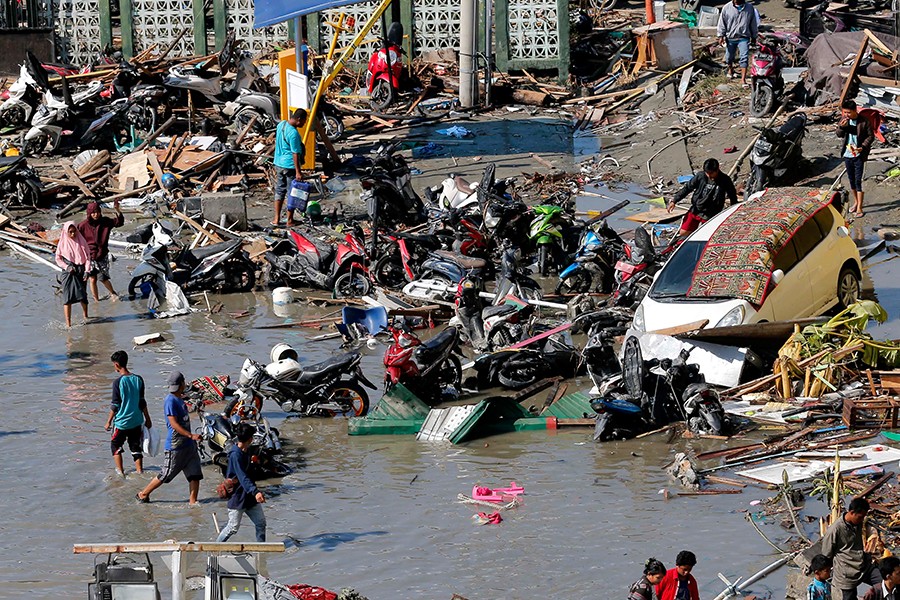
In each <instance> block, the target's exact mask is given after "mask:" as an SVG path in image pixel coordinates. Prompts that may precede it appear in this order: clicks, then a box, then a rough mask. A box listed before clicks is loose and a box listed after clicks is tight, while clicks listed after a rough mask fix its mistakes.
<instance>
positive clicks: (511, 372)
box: [497, 361, 541, 390]
mask: <svg viewBox="0 0 900 600" xmlns="http://www.w3.org/2000/svg"><path fill="white" fill-rule="evenodd" d="M510 363H512V364H510ZM540 370H541V367H540V365H539V364H537V362H536V361H510V362H507V363H506V364H505V365H503V366H502V367H500V371H499V372H498V373H497V379H498V381H500V385H502V386H503V387H506V388H509V389H511V390H521V389H522V388H526V387H528V386H529V385H531V384H532V383H534V382H536V381H537V380H538V377H539V376H540Z"/></svg>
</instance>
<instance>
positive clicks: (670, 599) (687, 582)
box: [656, 550, 700, 600]
mask: <svg viewBox="0 0 900 600" xmlns="http://www.w3.org/2000/svg"><path fill="white" fill-rule="evenodd" d="M696 564H697V557H696V556H695V555H694V553H693V552H690V551H688V550H682V551H681V552H679V553H678V556H676V557H675V568H674V569H669V570H668V571H666V574H665V576H664V577H663V578H662V581H660V582H659V584H657V586H656V595H657V596H658V597H659V600H700V591H699V589H698V588H697V580H696V579H694V576H693V575H691V571H693V570H694V566H695V565H696Z"/></svg>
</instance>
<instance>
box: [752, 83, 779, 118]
mask: <svg viewBox="0 0 900 600" xmlns="http://www.w3.org/2000/svg"><path fill="white" fill-rule="evenodd" d="M774 105H775V92H774V91H773V90H772V88H770V87H769V86H767V85H757V86H754V88H753V90H752V91H751V92H750V115H751V116H754V117H763V116H765V115H767V114H769V113H770V112H771V111H772V107H773V106H774Z"/></svg>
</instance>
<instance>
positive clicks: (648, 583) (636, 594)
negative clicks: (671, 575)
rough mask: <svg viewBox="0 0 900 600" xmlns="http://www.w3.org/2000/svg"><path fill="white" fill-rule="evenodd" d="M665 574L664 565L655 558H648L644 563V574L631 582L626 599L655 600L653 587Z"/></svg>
mask: <svg viewBox="0 0 900 600" xmlns="http://www.w3.org/2000/svg"><path fill="white" fill-rule="evenodd" d="M665 575H666V567H665V565H663V564H662V563H661V562H660V561H658V560H656V559H655V558H648V559H647V562H645V563H644V576H643V577H641V578H640V579H638V580H637V581H635V582H634V583H633V584H631V589H630V590H628V600H656V594H655V593H654V592H653V588H655V587H656V586H657V585H658V584H659V582H660V581H662V579H663V577H665Z"/></svg>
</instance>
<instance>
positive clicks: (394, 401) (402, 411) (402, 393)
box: [369, 383, 431, 419]
mask: <svg viewBox="0 0 900 600" xmlns="http://www.w3.org/2000/svg"><path fill="white" fill-rule="evenodd" d="M429 410H431V409H430V407H429V406H428V405H427V404H425V403H424V402H423V401H422V400H420V399H419V398H418V397H417V396H416V395H415V394H413V393H412V392H411V391H409V390H408V389H407V388H406V386H404V385H403V384H402V383H398V384H397V385H395V386H394V387H392V388H391V389H390V391H388V392H387V393H386V394H385V395H384V396H382V397H381V400H379V401H378V404H376V405H375V408H373V409H372V410H371V411H370V412H369V416H370V417H372V418H373V419H415V418H420V419H424V418H425V417H426V416H428V411H429Z"/></svg>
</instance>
